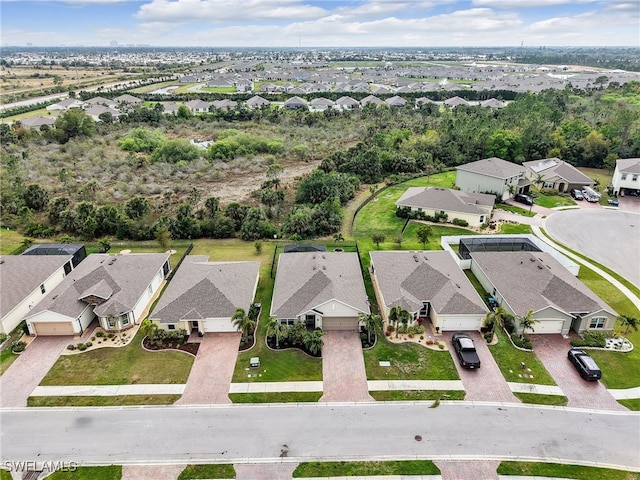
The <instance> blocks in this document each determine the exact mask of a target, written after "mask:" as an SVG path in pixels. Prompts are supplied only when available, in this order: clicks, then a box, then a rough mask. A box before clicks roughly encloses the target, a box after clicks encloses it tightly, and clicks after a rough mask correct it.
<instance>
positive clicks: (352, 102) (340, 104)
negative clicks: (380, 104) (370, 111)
mask: <svg viewBox="0 0 640 480" xmlns="http://www.w3.org/2000/svg"><path fill="white" fill-rule="evenodd" d="M333 108H335V109H337V110H352V109H354V108H360V102H358V101H357V100H356V99H355V98H351V97H347V96H345V97H340V98H339V99H337V100H336V102H335V105H334V106H333Z"/></svg>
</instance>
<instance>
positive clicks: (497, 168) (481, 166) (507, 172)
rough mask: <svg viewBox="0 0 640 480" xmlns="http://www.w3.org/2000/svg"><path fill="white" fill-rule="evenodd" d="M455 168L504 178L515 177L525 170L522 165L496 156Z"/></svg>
mask: <svg viewBox="0 0 640 480" xmlns="http://www.w3.org/2000/svg"><path fill="white" fill-rule="evenodd" d="M456 169H457V170H463V171H465V172H472V173H478V174H480V175H487V176H489V177H497V178H505V179H506V178H511V177H517V176H518V175H520V174H521V173H524V172H525V170H526V169H525V167H523V166H522V165H517V164H515V163H511V162H507V161H506V160H502V159H501V158H497V157H491V158H485V159H483V160H478V161H477V162H471V163H467V164H465V165H459V166H457V167H456Z"/></svg>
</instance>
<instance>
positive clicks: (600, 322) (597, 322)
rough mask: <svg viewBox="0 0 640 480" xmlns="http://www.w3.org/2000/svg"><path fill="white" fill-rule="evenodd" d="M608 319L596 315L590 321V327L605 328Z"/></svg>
mask: <svg viewBox="0 0 640 480" xmlns="http://www.w3.org/2000/svg"><path fill="white" fill-rule="evenodd" d="M606 321H607V319H606V318H604V317H594V318H592V319H591V322H589V328H604V324H605V323H606Z"/></svg>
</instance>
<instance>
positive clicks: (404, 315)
mask: <svg viewBox="0 0 640 480" xmlns="http://www.w3.org/2000/svg"><path fill="white" fill-rule="evenodd" d="M410 320H413V315H411V313H409V312H407V311H406V310H402V312H400V321H401V322H402V325H404V326H405V327H406V326H407V325H408V324H409V321H410ZM397 336H398V331H397V330H396V338H397Z"/></svg>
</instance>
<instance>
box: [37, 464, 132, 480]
mask: <svg viewBox="0 0 640 480" xmlns="http://www.w3.org/2000/svg"><path fill="white" fill-rule="evenodd" d="M121 478H122V466H120V465H109V466H107V467H77V468H76V469H75V470H73V471H68V472H64V471H62V470H58V471H57V472H54V473H53V474H51V475H50V476H48V477H47V480H120V479H121Z"/></svg>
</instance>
